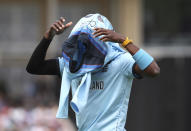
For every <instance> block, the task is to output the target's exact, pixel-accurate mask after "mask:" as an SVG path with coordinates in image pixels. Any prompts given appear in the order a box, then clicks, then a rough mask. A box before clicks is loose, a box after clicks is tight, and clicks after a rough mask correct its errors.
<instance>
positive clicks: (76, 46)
mask: <svg viewBox="0 0 191 131" xmlns="http://www.w3.org/2000/svg"><path fill="white" fill-rule="evenodd" d="M94 28H105V29H109V30H113V27H112V25H111V23H110V22H109V20H108V19H107V18H106V17H104V16H102V15H100V14H89V15H87V16H85V17H83V18H81V19H80V20H79V22H78V23H77V24H76V25H75V27H74V28H73V30H72V31H71V34H70V35H69V37H68V39H67V40H66V41H65V42H64V44H63V48H62V54H63V59H64V69H63V73H62V74H63V75H62V84H61V92H60V101H59V107H58V111H57V115H56V117H57V118H67V117H68V94H69V90H70V84H71V81H72V80H73V79H76V78H78V77H82V80H81V82H80V84H79V86H78V87H77V90H76V91H75V93H74V95H73V98H72V100H71V102H70V105H71V107H72V109H73V110H74V112H75V113H80V112H81V111H82V110H83V109H84V107H85V105H86V104H87V99H88V94H89V89H90V84H91V72H93V71H95V70H97V69H99V68H101V67H104V65H106V64H107V63H108V62H110V61H112V60H113V59H115V58H116V57H117V56H119V55H120V54H122V53H125V51H124V50H123V49H121V48H120V47H119V45H118V43H113V42H102V41H100V40H99V38H94V37H93V35H92V33H93V32H94Z"/></svg>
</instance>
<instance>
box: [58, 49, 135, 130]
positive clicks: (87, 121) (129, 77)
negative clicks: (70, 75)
mask: <svg viewBox="0 0 191 131" xmlns="http://www.w3.org/2000/svg"><path fill="white" fill-rule="evenodd" d="M134 63H135V61H134V59H133V58H132V56H131V55H130V54H129V53H125V54H121V55H120V56H118V57H117V58H116V59H114V60H113V61H111V62H110V63H109V64H108V65H107V66H105V67H104V68H103V69H101V70H100V71H97V72H93V73H92V81H91V87H90V92H89V96H88V102H87V105H86V106H85V108H84V110H83V111H82V112H81V113H79V114H76V121H77V123H76V124H77V127H78V129H79V130H78V131H125V128H124V126H125V122H126V116H127V110H128V103H129V97H130V92H131V86H132V82H133V78H134V76H133V74H132V67H133V64H134ZM59 65H60V72H61V73H62V72H63V67H64V62H63V58H59ZM79 83H80V78H79V79H75V80H73V81H72V85H71V86H72V94H74V93H75V90H76V89H77V87H78V85H79Z"/></svg>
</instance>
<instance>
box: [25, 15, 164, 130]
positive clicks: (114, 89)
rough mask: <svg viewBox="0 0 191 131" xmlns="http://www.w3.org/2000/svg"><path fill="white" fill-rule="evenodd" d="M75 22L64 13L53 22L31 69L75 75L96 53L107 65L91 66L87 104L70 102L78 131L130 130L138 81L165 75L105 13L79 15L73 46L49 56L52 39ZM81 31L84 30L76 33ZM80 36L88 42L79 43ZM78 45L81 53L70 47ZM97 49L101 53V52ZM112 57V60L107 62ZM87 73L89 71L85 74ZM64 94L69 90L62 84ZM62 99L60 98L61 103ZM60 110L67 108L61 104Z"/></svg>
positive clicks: (75, 83)
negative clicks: (130, 112) (129, 113)
mask: <svg viewBox="0 0 191 131" xmlns="http://www.w3.org/2000/svg"><path fill="white" fill-rule="evenodd" d="M71 25H72V22H69V23H67V24H65V19H64V18H63V17H61V18H60V19H59V20H57V21H56V22H55V23H53V24H52V25H51V27H50V28H49V29H48V31H47V32H46V33H45V34H44V36H43V39H42V40H41V42H40V44H39V45H38V46H37V48H36V49H35V51H34V52H33V54H32V56H31V58H30V61H29V63H28V65H27V68H26V69H27V71H28V72H29V73H31V74H37V75H58V76H60V78H61V79H63V78H65V75H66V74H65V73H67V72H66V71H68V70H69V71H68V72H69V74H76V72H78V71H80V70H81V69H82V65H83V63H84V62H85V61H86V58H87V62H88V60H90V61H91V60H92V59H93V57H92V58H91V55H93V56H95V57H96V59H95V61H94V60H93V62H96V61H97V60H98V59H99V60H100V61H99V60H98V62H99V63H102V66H100V67H97V66H96V69H95V70H91V74H90V78H91V79H88V75H86V78H84V81H87V83H88V81H89V83H90V86H88V92H87V93H88V95H87V102H86V103H85V104H83V105H80V104H78V103H77V104H78V105H77V106H79V107H76V106H74V105H73V104H71V106H73V108H72V109H73V110H74V111H75V113H76V125H77V128H78V131H126V129H125V127H124V126H125V122H126V117H127V110H128V103H129V97H130V92H131V87H132V82H133V79H134V78H137V79H141V78H144V77H145V76H149V77H155V76H157V75H159V73H160V68H159V66H158V65H157V63H156V61H155V60H154V58H153V57H152V56H151V55H149V54H148V53H147V52H146V51H144V50H143V49H140V48H139V47H138V46H136V45H135V44H134V43H133V41H132V40H130V39H129V38H128V37H126V36H124V35H123V34H120V33H117V32H115V31H114V30H113V27H112V25H111V23H110V22H109V20H108V19H107V18H106V17H104V16H103V15H101V14H89V15H87V16H85V17H83V18H82V19H80V20H79V22H78V23H77V24H76V26H75V27H74V29H73V30H72V33H71V35H70V36H69V39H68V40H67V41H66V42H65V44H66V45H67V44H68V43H70V42H71V45H70V44H69V45H67V49H64V51H63V56H61V57H59V58H55V59H45V56H46V53H47V49H48V47H49V45H50V43H51V41H52V39H53V38H54V37H55V36H56V35H60V34H62V33H63V32H64V30H65V29H67V28H69V27H70V26H71ZM85 27H86V28H85ZM82 29H83V30H84V32H83V31H82ZM87 30H89V31H87ZM76 31H78V32H82V33H81V34H79V33H76ZM76 39H77V40H76ZM81 40H82V41H83V42H82V43H83V44H81V42H79V41H81ZM87 43H88V44H87ZM75 45H77V46H75ZM84 45H85V46H84ZM89 45H91V46H90V47H91V48H90V47H89ZM102 45H103V48H102ZM119 45H120V46H119ZM64 47H66V46H63V48H64ZM74 47H77V49H76V50H77V51H78V53H77V57H76V56H75V55H76V51H75V50H73V49H71V51H70V48H74ZM105 47H106V48H105ZM122 47H123V48H122ZM68 50H69V51H68ZM79 50H80V51H79ZM90 50H91V51H90ZM94 51H95V52H97V53H98V54H99V53H100V55H98V56H96V55H97V53H95V52H94ZM71 52H72V53H73V54H72V55H71V56H72V58H71V57H69V56H67V53H71ZM80 52H81V54H83V55H82V57H78V56H80V55H81V54H80ZM84 52H85V53H84ZM88 53H89V54H88ZM104 53H105V54H104ZM114 54H115V55H114ZM76 58H77V59H76ZM108 58H109V60H108V61H106V59H108ZM72 59H76V61H75V62H73V61H72ZM79 59H80V60H79ZM76 63H77V64H76ZM78 63H79V64H78ZM72 64H74V66H73V65H72ZM85 65H86V66H87V64H84V65H83V67H84V68H85V67H86V66H85ZM67 67H68V68H67ZM89 67H93V65H89ZM67 69H68V70H67ZM71 72H74V73H71ZM88 73H89V72H88V71H87V72H86V74H88ZM63 81H64V80H63ZM63 81H62V84H63V86H66V84H67V83H64V82H65V81H64V82H63ZM81 81H83V80H82V77H77V78H75V79H73V80H72V82H71V84H70V86H71V88H72V94H73V97H75V92H77V91H78V88H80V87H79V85H82V84H80V82H81ZM86 88H87V87H86ZM79 90H80V89H79ZM61 92H62V93H65V92H67V91H66V89H64V88H63V90H62V91H61ZM62 93H61V96H62ZM79 94H80V93H79ZM81 94H83V91H82V93H81ZM81 97H83V95H82V96H81ZM84 97H85V96H84ZM63 99H64V98H63V97H60V101H63ZM77 99H78V97H77ZM60 104H62V102H60ZM58 110H59V111H62V110H63V109H62V108H61V107H60V105H59V109H58ZM59 111H58V114H57V118H67V115H63V113H60V114H59Z"/></svg>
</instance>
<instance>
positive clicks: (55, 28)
mask: <svg viewBox="0 0 191 131" xmlns="http://www.w3.org/2000/svg"><path fill="white" fill-rule="evenodd" d="M64 22H65V19H64V18H63V17H60V20H57V21H56V22H55V23H53V24H52V25H51V27H50V28H49V29H48V31H47V32H46V33H45V34H44V37H45V38H46V39H52V38H53V37H54V36H55V35H59V34H61V33H63V32H64V30H65V29H66V28H68V27H70V26H71V25H72V22H69V23H67V24H65V25H64Z"/></svg>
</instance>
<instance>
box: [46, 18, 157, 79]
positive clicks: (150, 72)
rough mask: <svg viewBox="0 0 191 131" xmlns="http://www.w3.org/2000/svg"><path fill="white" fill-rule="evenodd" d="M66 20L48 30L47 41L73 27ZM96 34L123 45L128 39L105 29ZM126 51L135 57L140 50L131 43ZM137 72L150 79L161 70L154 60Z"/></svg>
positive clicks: (98, 29)
mask: <svg viewBox="0 0 191 131" xmlns="http://www.w3.org/2000/svg"><path fill="white" fill-rule="evenodd" d="M64 22H65V19H64V18H63V17H61V18H60V20H58V21H56V22H55V23H54V24H52V25H51V27H50V28H49V29H48V31H47V32H46V33H45V34H44V37H45V38H46V39H53V38H54V36H55V35H59V34H61V33H63V32H64V30H65V29H66V28H68V27H70V26H71V25H72V22H69V23H67V24H64ZM94 30H95V32H94V33H93V35H94V37H95V38H96V37H99V36H101V35H103V37H101V38H100V40H101V41H103V42H107V41H111V42H116V43H120V44H121V43H123V42H124V41H125V39H126V37H125V36H124V35H122V34H120V33H117V32H114V31H113V30H107V29H103V28H95V29H94ZM125 49H126V50H127V51H128V52H129V53H130V54H131V55H134V54H135V53H136V52H137V51H138V50H139V48H138V47H137V46H136V45H134V44H133V43H132V42H131V43H129V44H128V45H127V46H126V47H125ZM135 72H136V73H137V74H140V75H141V76H149V77H155V76H157V75H159V74H160V68H159V66H158V65H157V63H156V61H155V60H154V61H153V62H152V63H151V64H150V65H149V66H148V67H147V68H146V69H145V70H143V71H142V70H141V69H140V68H139V67H138V65H136V66H135Z"/></svg>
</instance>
